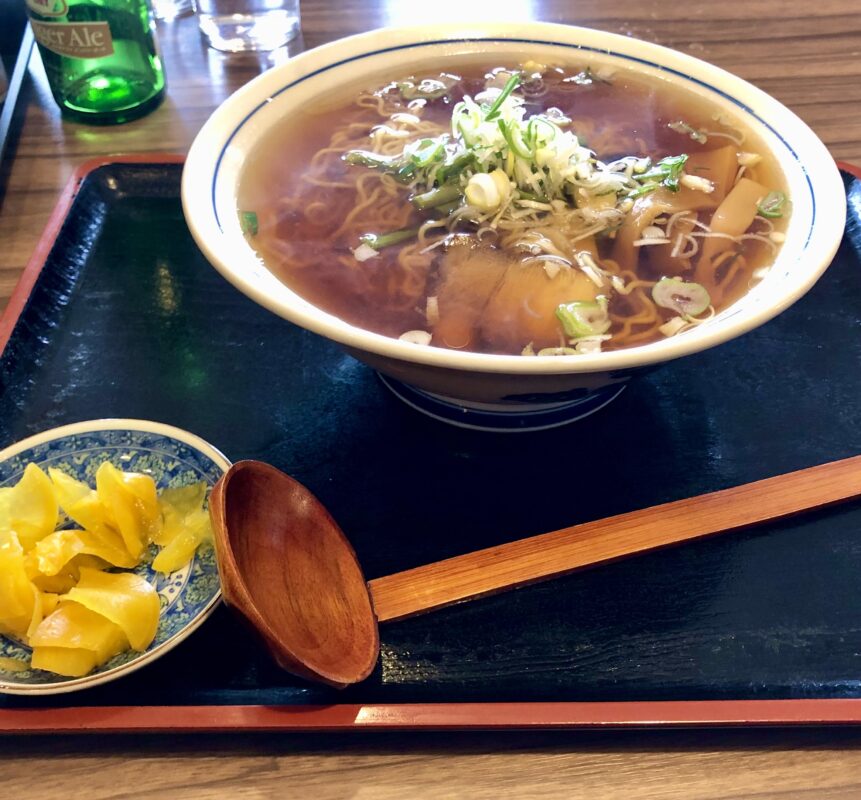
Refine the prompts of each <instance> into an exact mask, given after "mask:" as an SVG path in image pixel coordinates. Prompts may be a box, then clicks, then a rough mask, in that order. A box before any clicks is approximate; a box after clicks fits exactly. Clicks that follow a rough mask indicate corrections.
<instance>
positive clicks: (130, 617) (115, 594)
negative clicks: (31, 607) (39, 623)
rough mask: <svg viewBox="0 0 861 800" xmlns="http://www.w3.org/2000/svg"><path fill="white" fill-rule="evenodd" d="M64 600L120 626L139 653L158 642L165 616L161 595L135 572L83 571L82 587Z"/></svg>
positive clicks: (72, 591) (83, 569)
mask: <svg viewBox="0 0 861 800" xmlns="http://www.w3.org/2000/svg"><path fill="white" fill-rule="evenodd" d="M62 600H72V601H74V602H75V603H80V604H81V605H82V606H85V607H86V608H88V609H89V610H90V611H93V612H95V613H96V614H100V615H101V616H103V617H105V618H106V619H109V620H110V621H111V622H113V623H115V624H116V625H118V626H119V627H120V628H121V629H122V630H123V632H124V633H125V635H126V637H127V638H128V641H129V644H130V645H131V646H132V647H133V648H134V649H135V650H146V648H147V647H149V645H150V643H151V642H152V640H153V639H154V638H155V633H156V629H157V628H158V618H159V613H160V612H161V604H160V602H159V599H158V593H157V592H156V590H155V588H154V587H153V586H152V585H151V584H150V583H148V582H147V581H146V580H145V579H144V578H142V577H141V576H140V575H136V574H135V573H133V572H116V573H112V572H100V571H99V570H95V569H90V568H87V567H82V568H81V579H80V580H79V581H78V585H77V586H75V587H73V588H72V589H70V590H69V592H68V593H67V594H66V595H64V597H63V598H62Z"/></svg>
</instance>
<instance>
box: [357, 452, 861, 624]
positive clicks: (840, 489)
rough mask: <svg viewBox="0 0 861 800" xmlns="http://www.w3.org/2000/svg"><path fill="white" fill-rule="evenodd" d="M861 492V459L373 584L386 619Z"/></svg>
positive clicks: (625, 516)
mask: <svg viewBox="0 0 861 800" xmlns="http://www.w3.org/2000/svg"><path fill="white" fill-rule="evenodd" d="M859 495H861V456H854V457H853V458H847V459H844V460H842V461H833V462H831V463H829V464H822V465H820V466H817V467H809V468H808V469H802V470H799V471H797V472H789V473H787V474H785V475H778V476H776V477H774V478H766V479H765V480H761V481H755V482H754V483H747V484H744V485H743V486H736V487H733V488H731V489H723V490H721V491H718V492H712V493H710V494H704V495H699V496H698V497H691V498H688V499H685V500H676V501H674V502H672V503H665V504H663V505H659V506H652V507H651V508H645V509H642V510H641V511H632V512H630V513H627V514H619V515H618V516H615V517H607V518H606V519H600V520H596V521H595V522H586V523H583V524H582V525H574V526H573V527H570V528H563V529H562V530H558V531H554V532H552V533H545V534H542V535H540V536H533V537H531V538H528V539H522V540H520V541H517V542H512V543H510V544H503V545H499V546H497V547H489V548H487V549H486V550H477V551H476V552H474V553H468V554H467V555H463V556H456V557H455V558H449V559H446V560H445V561H438V562H437V563H435V564H428V565H427V566H423V567H416V568H415V569H409V570H406V571H405V572H399V573H397V574H395V575H388V576H386V577H384V578H377V579H375V580H372V581H370V582H369V583H368V586H369V588H370V591H371V597H372V599H373V602H374V610H375V612H376V615H377V619H378V620H379V621H380V622H386V621H388V620H397V619H403V618H404V617H410V616H414V615H416V614H421V613H424V612H426V611H431V610H433V609H436V608H442V607H443V606H448V605H451V604H452V603H457V602H459V601H461V600H468V599H470V598H475V597H481V596H484V595H489V594H494V593H496V592H501V591H503V590H505V589H511V588H514V587H517V586H523V585H525V584H529V583H534V582H536V581H541V580H546V579H547V578H553V577H556V576H559V575H564V574H566V573H569V572H573V571H574V570H576V569H580V568H581V567H587V566H592V565H594V564H602V563H605V562H607V561H613V560H616V559H620V558H624V557H625V556H630V555H635V554H638V553H646V552H648V551H650V550H656V549H658V548H661V547H667V546H669V545H674V544H679V543H681V542H687V541H691V540H693V539H699V538H702V537H704V536H710V535H712V534H716V533H723V532H728V531H736V530H740V529H742V528H748V527H751V526H752V525H758V524H760V523H763V522H767V521H768V520H773V519H779V518H781V517H787V516H790V515H792V514H798V513H800V512H802V511H810V510H813V509H815V508H821V507H822V506H826V505H830V504H832V503H838V502H840V501H841V500H848V499H850V498H852V497H858V496H859Z"/></svg>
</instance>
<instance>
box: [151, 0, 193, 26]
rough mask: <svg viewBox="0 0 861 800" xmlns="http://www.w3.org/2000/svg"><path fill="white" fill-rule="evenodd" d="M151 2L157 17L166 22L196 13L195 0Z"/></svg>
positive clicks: (154, 0) (157, 0) (153, 0)
mask: <svg viewBox="0 0 861 800" xmlns="http://www.w3.org/2000/svg"><path fill="white" fill-rule="evenodd" d="M150 2H151V4H152V13H153V15H154V16H155V18H156V19H163V20H165V21H166V22H170V20H172V19H176V18H177V17H184V16H186V15H187V14H193V13H194V0H150Z"/></svg>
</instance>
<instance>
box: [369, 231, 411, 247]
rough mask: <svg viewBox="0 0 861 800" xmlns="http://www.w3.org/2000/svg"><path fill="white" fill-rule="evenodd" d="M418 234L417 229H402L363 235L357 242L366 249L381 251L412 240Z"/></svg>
mask: <svg viewBox="0 0 861 800" xmlns="http://www.w3.org/2000/svg"><path fill="white" fill-rule="evenodd" d="M418 232H419V229H418V228H404V229H403V230H400V231H390V232H389V233H365V234H363V235H362V236H360V237H359V241H360V242H361V243H362V244H366V245H368V247H373V248H374V250H382V249H383V248H384V247H391V245H393V244H400V243H401V242H405V241H406V240H407V239H412V238H413V236H415V235H416V234H417V233H418Z"/></svg>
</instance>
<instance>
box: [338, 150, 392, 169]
mask: <svg viewBox="0 0 861 800" xmlns="http://www.w3.org/2000/svg"><path fill="white" fill-rule="evenodd" d="M343 158H344V161H346V162H347V163H348V164H353V165H355V166H357V167H371V168H373V169H390V168H391V167H392V166H394V163H395V161H394V159H392V158H389V157H388V156H381V155H379V153H372V152H371V151H370V150H348V151H347V152H346V153H344V156H343Z"/></svg>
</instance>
